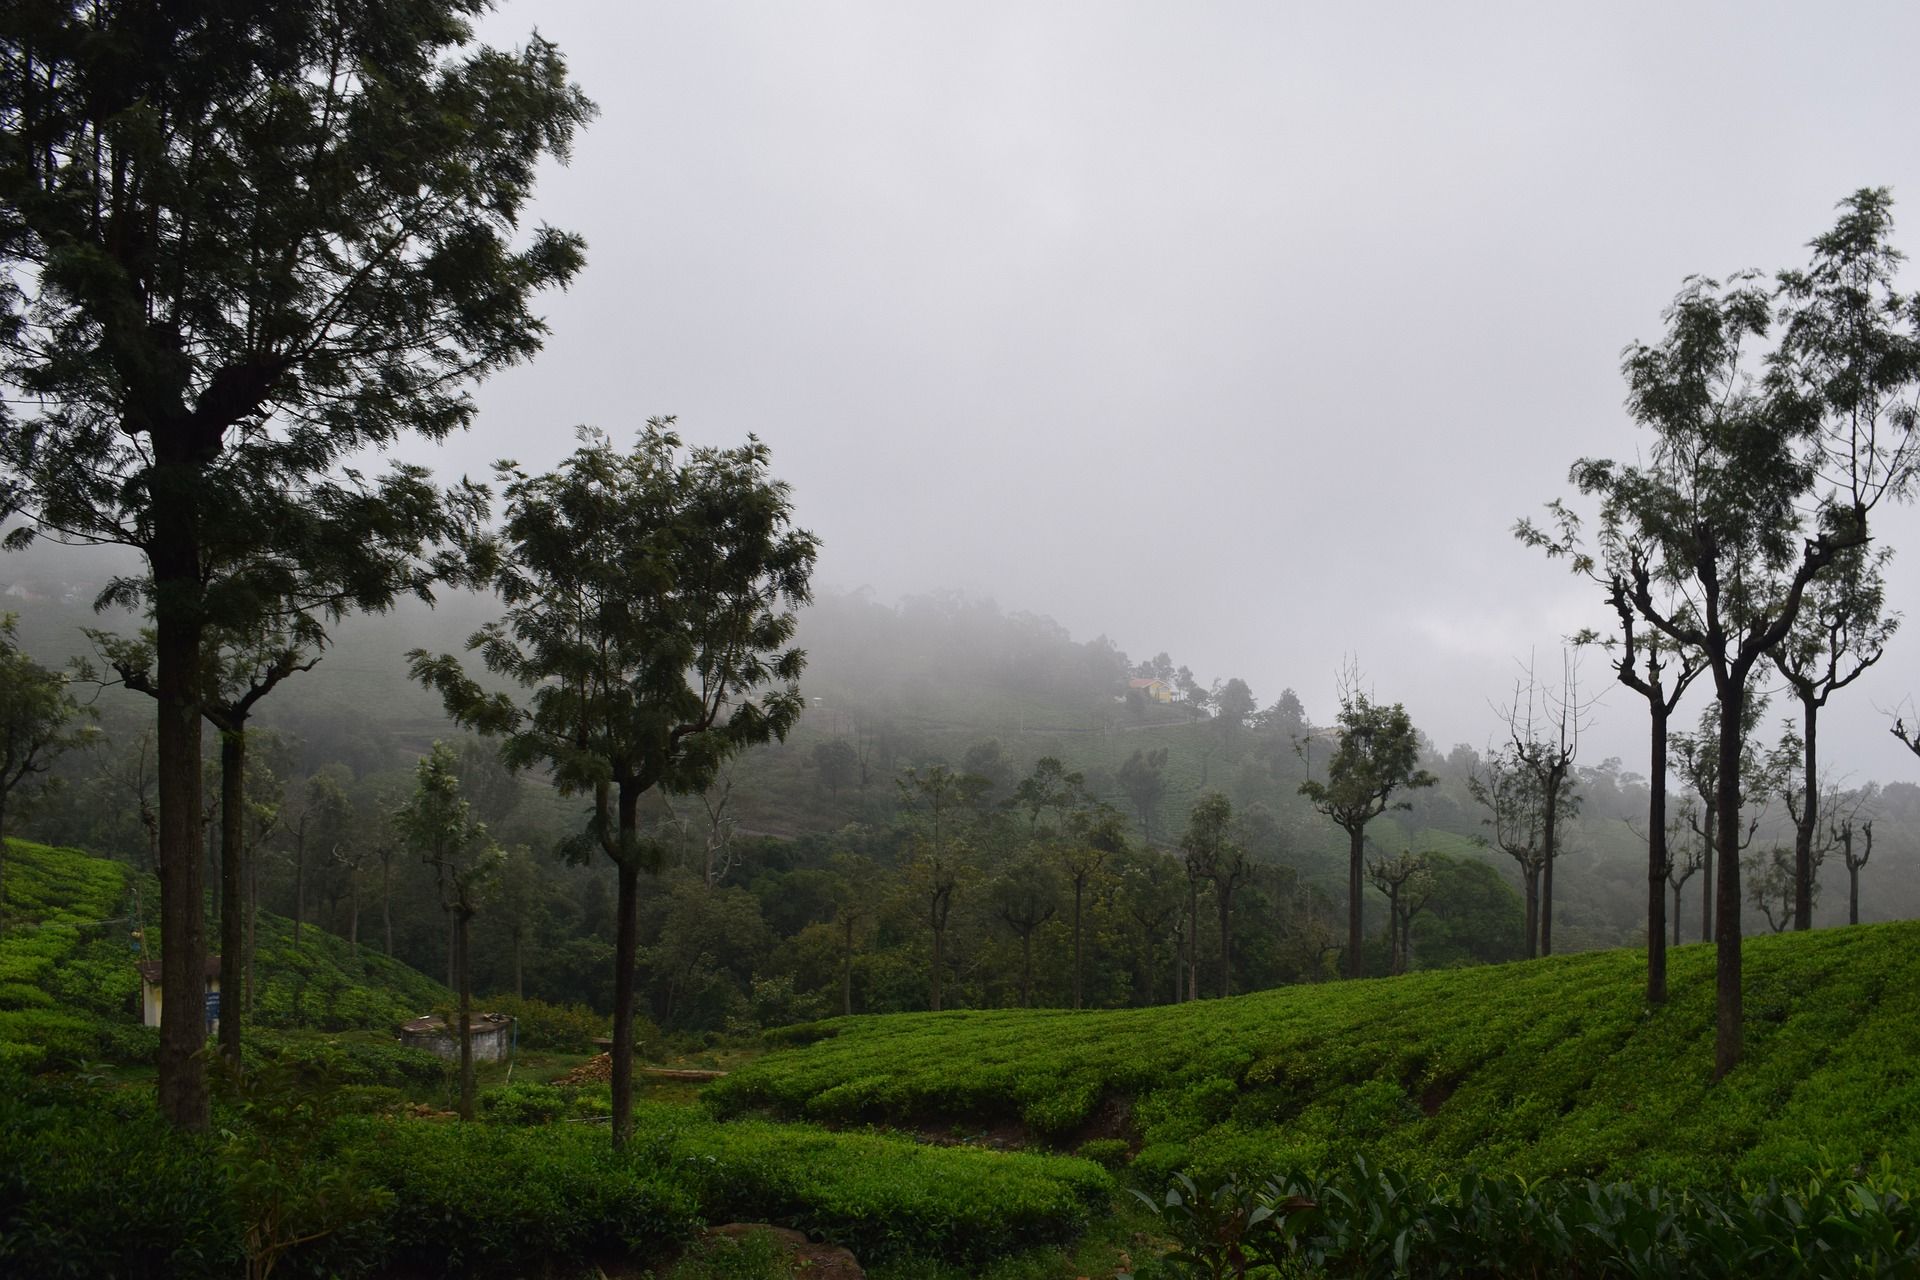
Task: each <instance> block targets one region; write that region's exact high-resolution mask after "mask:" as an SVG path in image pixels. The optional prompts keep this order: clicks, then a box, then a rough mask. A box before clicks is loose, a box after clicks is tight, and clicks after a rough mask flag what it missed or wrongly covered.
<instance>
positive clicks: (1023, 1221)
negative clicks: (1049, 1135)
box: [636, 1107, 1114, 1264]
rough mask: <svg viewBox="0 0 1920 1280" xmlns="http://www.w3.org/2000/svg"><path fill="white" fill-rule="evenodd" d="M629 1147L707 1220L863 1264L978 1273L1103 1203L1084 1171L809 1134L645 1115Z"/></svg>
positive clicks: (1068, 1229) (1101, 1181)
mask: <svg viewBox="0 0 1920 1280" xmlns="http://www.w3.org/2000/svg"><path fill="white" fill-rule="evenodd" d="M641 1115H642V1126H641V1129H640V1133H639V1136H638V1137H637V1138H636V1143H637V1145H639V1147H640V1148H641V1149H642V1150H645V1151H648V1152H651V1153H652V1156H653V1158H654V1159H656V1160H660V1161H664V1162H665V1163H667V1164H668V1165H670V1166H671V1167H672V1168H673V1170H674V1172H675V1176H676V1178H677V1179H684V1180H686V1182H687V1184H688V1185H690V1186H692V1187H693V1188H694V1189H695V1191H696V1194H697V1195H698V1197H699V1200H700V1204H701V1209H702V1211H703V1213H704V1214H705V1215H706V1216H707V1217H708V1218H709V1219H711V1220H714V1221H724V1220H727V1219H730V1218H738V1219H743V1220H748V1221H767V1222H773V1223H776V1224H778V1225H782V1226H790V1227H796V1228H798V1229H800V1230H802V1231H806V1232H809V1233H811V1234H814V1235H817V1236H819V1237H821V1238H824V1239H827V1240H831V1241H833V1242H834V1243H836V1244H841V1245H845V1246H846V1247H847V1248H849V1249H852V1250H853V1251H854V1253H855V1254H857V1255H858V1256H859V1257H860V1258H861V1259H862V1260H863V1261H864V1260H868V1259H884V1258H892V1257H899V1256H902V1255H912V1256H920V1257H927V1258H938V1259H941V1260H944V1261H947V1262H953V1263H961V1264H978V1263H982V1262H985V1261H987V1260H989V1259H992V1258H995V1257H1000V1256H1003V1255H1005V1254H1008V1253H1013V1252H1017V1251H1019V1250H1022V1249H1027V1248H1032V1247H1034V1246H1038V1245H1055V1244H1062V1243H1065V1242H1066V1241H1068V1240H1071V1239H1072V1238H1073V1237H1074V1236H1076V1235H1078V1234H1079V1233H1080V1232H1081V1231H1083V1230H1084V1229H1085V1227H1086V1225H1087V1223H1088V1222H1089V1221H1090V1220H1091V1218H1092V1216H1093V1215H1094V1214H1095V1213H1098V1212H1101V1211H1103V1210H1104V1209H1105V1207H1106V1206H1107V1205H1108V1204H1109V1203H1110V1202H1111V1199H1112V1196H1113V1190H1114V1183H1113V1179H1112V1178H1111V1177H1110V1176H1109V1175H1108V1174H1107V1173H1106V1171H1105V1170H1103V1169H1101V1168H1099V1167H1098V1166H1097V1165H1094V1164H1093V1163H1091V1162H1089V1161H1086V1160H1077V1159H1069V1158H1065V1157H1058V1156H1035V1155H1023V1154H1017V1153H1016V1154H1007V1153H1002V1152H995V1151H986V1150H981V1149H979V1148H974V1147H930V1146H926V1145H923V1144H920V1143H915V1142H911V1141H908V1140H906V1139H902V1138H896V1137H891V1136H887V1135H882V1134H870V1133H832V1132H828V1131H826V1130H822V1129H815V1128H812V1127H810V1126H805V1125H780V1124H768V1123H764V1122H759V1121H744V1120H743V1121H735V1122H732V1123H727V1124H715V1123H712V1122H710V1121H695V1120H692V1119H689V1118H687V1117H686V1113H684V1112H677V1111H676V1109H674V1108H666V1107H658V1108H643V1109H642V1112H641Z"/></svg>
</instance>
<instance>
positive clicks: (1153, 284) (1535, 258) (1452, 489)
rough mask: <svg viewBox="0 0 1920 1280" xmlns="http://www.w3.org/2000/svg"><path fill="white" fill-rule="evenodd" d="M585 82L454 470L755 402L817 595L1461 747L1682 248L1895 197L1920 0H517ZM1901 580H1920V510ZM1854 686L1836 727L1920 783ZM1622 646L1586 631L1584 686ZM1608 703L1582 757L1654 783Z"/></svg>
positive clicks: (512, 23) (1713, 247)
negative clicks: (928, 617) (918, 599)
mask: <svg viewBox="0 0 1920 1280" xmlns="http://www.w3.org/2000/svg"><path fill="white" fill-rule="evenodd" d="M535 27H538V29H539V30H540V32H541V34H542V35H544V36H546V37H547V38H549V39H551V40H553V41H555V42H556V43H557V44H558V45H559V46H560V47H561V49H562V50H563V51H564V52H565V54H566V55H567V57H568V59H569V61H570V63H571V66H572V68H573V70H574V73H575V75H576V77H577V79H578V80H579V82H580V83H581V84H582V86H583V87H584V88H585V89H586V90H587V92H588V93H589V94H590V95H591V96H592V97H593V98H594V99H595V100H596V101H597V102H598V103H599V104H600V108H601V114H600V117H599V119H598V120H596V121H595V122H594V124H593V125H592V126H591V127H590V128H589V129H588V131H587V132H586V133H585V135H584V136H583V137H582V138H581V139H580V142H579V145H578V147H577V149H576V152H575V155H574V157H573V161H572V164H571V166H570V167H568V168H565V169H557V168H556V169H555V170H554V171H552V172H550V173H548V174H547V175H546V176H545V177H544V178H543V179H542V182H541V185H540V200H539V203H538V207H537V215H538V216H539V217H540V218H543V219H545V220H546V221H548V222H551V223H553V224H554V225H557V226H561V227H566V228H569V229H572V230H576V231H579V232H581V233H582V234H584V235H585V237H586V239H587V242H588V267H587V269H586V272H585V273H584V275H583V276H582V277H581V279H580V280H579V281H578V282H577V283H576V285H575V287H574V288H573V289H572V290H571V292H569V293H567V294H565V295H563V296H561V295H556V296H553V297H551V298H549V299H548V300H547V301H546V303H545V308H546V312H547V315H548V316H549V318H550V321H551V324H552V328H553V333H552V337H551V339H550V340H549V341H548V344H547V349H546V351H545V353H544V354H543V355H541V356H540V357H539V358H538V359H537V360H536V361H534V362H533V363H532V364H531V365H529V366H527V367H525V368H521V369H517V370H513V371H510V372H509V373H507V374H505V375H502V376H499V377H497V378H495V379H494V380H493V381H492V382H491V383H489V384H488V385H487V386H486V387H485V388H484V390H483V392H482V394H481V401H482V405H483V413H482V415H481V418H480V421H479V424H478V425H477V427H476V428H475V429H474V430H473V431H472V432H471V433H470V434H469V435H468V436H467V437H465V438H463V439H461V440H459V441H457V442H455V443H454V444H452V445H450V446H447V447H446V448H444V449H442V450H439V451H438V452H437V453H436V454H434V455H433V461H434V462H435V465H437V466H439V467H441V468H444V469H448V470H458V469H461V468H471V469H474V470H481V469H484V468H485V466H486V465H487V463H488V462H489V461H490V460H491V459H493V458H496V457H499V456H502V455H507V456H512V457H514V458H516V459H518V460H520V461H521V462H523V463H529V464H535V465H544V464H548V463H551V462H553V461H555V460H556V459H558V458H559V457H560V456H561V455H562V454H563V453H565V452H566V451H567V450H568V448H569V447H570V446H571V444H572V436H571V429H572V427H573V426H574V425H575V424H576V423H582V422H588V423H594V424H597V425H599V426H602V427H605V428H608V429H610V430H612V431H614V432H615V433H616V434H620V433H624V432H626V431H627V430H628V429H630V428H634V427H638V426H639V425H640V424H641V423H642V422H643V421H644V419H645V418H646V417H647V416H649V415H653V414H667V413H672V414H677V415H679V418H680V425H681V428H682V430H683V432H684V433H685V434H686V435H687V436H689V437H690V438H692V439H695V440H698V441H702V442H711V443H718V444H728V443H735V442H738V441H739V440H740V439H742V438H743V437H744V436H745V435H746V433H748V432H755V433H757V434H758V435H760V436H761V437H762V438H763V439H764V440H766V441H767V442H768V444H769V445H770V446H771V447H772V450H773V457H774V470H775V473H776V474H777V475H779V476H781V477H783V478H785V479H787V480H789V481H791V483H792V484H793V487H794V491H795V497H796V502H797V506H798V510H799V513H800V517H801V520H802V522H803V523H804V524H805V525H807V526H808V527H810V528H812V529H813V530H814V531H815V532H817V533H818V534H819V535H820V536H821V538H822V539H823V540H824V543H825V550H824V553H823V556H822V559H821V563H820V568H819V573H818V580H819V581H820V582H821V583H823V584H825V585H830V586H836V587H840V588H857V587H862V586H868V587H871V588H873V590H874V591H875V592H876V593H878V595H879V596H880V597H881V598H883V599H887V600H897V599H898V598H899V597H900V596H902V595H904V594H909V593H915V592H920V591H926V590H930V589H942V588H958V589H963V590H967V591H970V592H975V593H979V594H984V595H990V596H991V597H993V598H994V599H996V600H997V601H998V602H999V603H1000V604H1001V606H1002V607H1003V608H1006V609H1008V610H1029V611H1033V612H1038V613H1045V614H1049V615H1051V616H1052V617H1054V618H1056V619H1057V620H1058V621H1059V622H1060V623H1062V624H1063V625H1065V626H1066V627H1068V628H1069V629H1070V630H1071V631H1072V632H1073V633H1074V635H1075V636H1076V637H1077V638H1081V639H1086V638H1090V637H1092V636H1094V635H1096V634H1099V633H1102V632H1104V633H1106V634H1107V635H1109V636H1111V637H1112V638H1113V640H1114V641H1115V642H1116V643H1118V644H1119V645H1120V646H1121V647H1122V648H1124V649H1125V650H1126V651H1127V652H1128V653H1129V654H1131V655H1133V656H1134V657H1135V658H1136V659H1138V658H1142V657H1146V656H1149V655H1151V654H1152V653H1154V652H1155V651H1158V650H1166V651H1167V652H1169V653H1170V654H1172V656H1173V658H1174V660H1175V661H1176V662H1179V663H1185V664H1187V665H1189V666H1191V667H1192V668H1193V669H1194V671H1195V672H1196V673H1197V674H1198V675H1199V676H1200V677H1201V679H1202V680H1203V681H1206V680H1210V679H1212V678H1215V677H1224V676H1229V675H1238V676H1241V677H1243V678H1245V679H1246V680H1247V681H1248V682H1249V683H1250V684H1251V685H1252V687H1253V689H1254V691H1255V693H1256V694H1257V695H1258V696H1259V697H1260V698H1261V700H1262V701H1263V702H1268V701H1271V700H1272V699H1273V698H1274V697H1275V696H1277V695H1278V694H1279V692H1280V690H1281V688H1282V687H1283V686H1289V685H1290V686H1292V687H1294V688H1295V689H1297V690H1298V691H1299V693H1300V694H1301V696H1302V698H1303V699H1304V701H1305V703H1306V706H1307V709H1308V712H1309V714H1310V715H1312V716H1313V717H1314V718H1315V719H1316V720H1320V721H1326V720H1328V719H1330V718H1331V715H1332V712H1333V709H1334V706H1333V704H1334V693H1333V689H1334V673H1335V670H1336V668H1338V667H1339V665H1340V664H1341V662H1342V660H1343V656H1344V655H1348V654H1352V655H1354V656H1355V657H1356V658H1357V659H1358V661H1359V662H1360V664H1361V665H1362V667H1363V668H1364V669H1365V671H1366V673H1367V675H1368V677H1369V679H1370V681H1371V683H1372V685H1373V687H1374V689H1375V690H1376V692H1377V693H1378V694H1379V695H1380V696H1381V697H1384V698H1386V699H1388V700H1398V701H1404V702H1405V703H1406V704H1407V706H1408V708H1409V710H1410V711H1412V713H1413V715H1414V718H1415V721H1416V723H1418V724H1419V725H1420V726H1421V727H1422V728H1423V729H1424V730H1426V732H1427V733H1428V734H1430V735H1431V736H1432V737H1433V738H1434V739H1435V740H1436V741H1438V742H1439V743H1441V744H1442V745H1443V746H1444V745H1447V744H1450V743H1452V742H1456V741H1470V742H1475V743H1483V742H1485V741H1486V740H1487V738H1488V736H1489V734H1491V733H1492V732H1493V731H1494V730H1495V728H1497V722H1496V720H1495V717H1494V715H1493V713H1492V711H1491V710H1490V709H1489V707H1488V700H1489V699H1490V698H1492V699H1500V698H1502V697H1504V696H1505V695H1506V694H1507V693H1508V692H1509V691H1510V688H1511V684H1512V680H1513V677H1514V674H1515V671H1516V667H1515V660H1516V658H1517V657H1523V656H1524V655H1525V654H1526V653H1527V652H1528V651H1529V650H1530V649H1538V650H1540V651H1541V652H1542V653H1543V654H1550V653H1551V652H1552V651H1553V648H1554V646H1555V645H1556V644H1557V642H1558V639H1559V637H1561V636H1563V635H1565V634H1567V633H1568V632H1570V631H1572V630H1574V629H1576V628H1577V627H1579V626H1581V625H1585V624H1588V623H1593V624H1596V625H1601V624H1604V623H1605V622H1606V621H1607V615H1606V614H1605V612H1604V609H1603V602H1602V601H1601V600H1600V599H1599V597H1598V596H1597V595H1596V593H1595V591H1594V590H1593V588H1591V587H1590V586H1582V585H1580V584H1579V583H1577V582H1575V581H1574V580H1572V579H1570V578H1568V576H1567V575H1566V574H1565V572H1564V570H1563V569H1561V568H1560V567H1559V566H1556V565H1550V564H1548V563H1547V562H1546V561H1544V560H1543V559H1541V558H1540V557H1539V556H1538V555H1537V554H1535V553H1532V552H1529V551H1527V550H1525V549H1523V548H1522V547H1520V546H1519V545H1518V544H1517V543H1515V542H1514V541H1513V539H1512V537H1511V535H1510V528H1511V526H1512V524H1513V522H1514V520H1515V518H1516V517H1518V516H1520V515H1522V514H1526V513H1532V512H1535V511H1537V510H1538V508H1539V505H1540V504H1541V503H1542V502H1543V501H1544V500H1546V499H1548V498H1551V497H1554V496H1556V495H1560V494H1562V493H1563V492H1565V473H1566V468H1567V465H1568V464H1569V463H1570V462H1571V461H1573V460H1574V459H1575V458H1576V457H1578V456H1581V455H1591V454H1603V455H1612V456H1626V455H1629V454H1631V452H1632V451H1633V450H1634V449H1635V447H1636V436H1637V433H1636V432H1635V430H1634V429H1633V428H1632V426H1631V425H1630V424H1629V423H1628V422H1627V421H1626V418H1625V415H1624V413H1623V412H1622V409H1621V398H1622V384H1621V381H1620V377H1619V371H1618V365H1619V353H1620V351H1621V348H1622V347H1623V346H1624V345H1625V344H1627V343H1628V342H1630V341H1632V340H1634V339H1636V338H1645V339H1652V338H1654V337H1656V336H1657V334H1658V331H1659V324H1660V321H1659V316H1660V311H1661V308H1662V307H1663V305H1664V304H1665V303H1666V302H1667V301H1668V300H1669V299H1670V298H1671V297H1672V296H1673V294H1674V292H1675V291H1676V290H1677V288H1678V287H1679V285H1680V283H1681V281H1682V279H1683V278H1684V277H1685V276H1686V275H1687V274H1689V273H1691V272H1705V273H1710V274H1720V273H1725V272H1728V271H1731V270H1734V269H1737V268H1740V267H1746V266H1758V267H1763V268H1766V269H1769V270H1772V269H1774V268H1778V267H1782V266H1788V265H1795V264H1798V263H1800V262H1802V261H1803V260H1804V253H1803V248H1802V247H1803V246H1804V244H1805V243H1806V241H1807V240H1808V239H1809V238H1810V237H1812V236H1813V235H1815V234H1816V233H1818V232H1820V231H1822V230H1824V229H1825V228H1826V227H1827V226H1828V225H1829V224H1830V221H1831V218H1832V210H1833V206H1834V204H1835V202H1836V201H1838V200H1839V199H1840V198H1841V197H1843V196H1845V195H1846V194H1847V193H1849V192H1851V191H1853V190H1854V189H1856V188H1858V187H1861V186H1866V185H1883V184H1884V185H1889V186H1891V187H1893V188H1894V190H1895V193H1896V195H1897V196H1902V197H1905V198H1907V200H1908V201H1909V202H1910V203H1909V204H1908V205H1906V206H1904V207H1903V209H1902V211H1901V212H1902V213H1903V214H1904V220H1905V225H1906V226H1907V227H1908V228H1909V230H1908V232H1907V233H1906V234H1905V235H1903V236H1902V237H1901V239H1902V241H1903V242H1904V243H1905V244H1907V245H1909V246H1915V245H1920V174H1916V172H1915V171H1916V167H1920V150H1917V148H1916V142H1915V134H1914V117H1913V92H1912V91H1913V55H1914V52H1915V50H1916V49H1920V39H1917V37H1920V8H1915V7H1914V6H1911V5H1902V4H1886V5H1880V6H1849V7H1848V8H1847V9H1846V10H1845V13H1844V15H1843V14H1841V13H1839V12H1837V11H1836V10H1835V9H1833V8H1830V7H1828V6H1810V5H1795V6H1789V5H1784V4H1779V5H1761V4H1747V3H1742V4H1727V5H1720V6H1711V5H1698V4H1689V5H1672V4H1666V3H1662V4H1649V5H1643V6H1628V5H1619V4H1609V5H1588V6H1580V7H1578V8H1577V9H1576V7H1574V6H1564V5H1542V4H1539V3H1524V4H1514V5H1507V6H1501V5H1494V4H1488V3H1475V4H1472V5H1414V4H1406V5H1344V4H1332V3H1328V4H1321V5H1313V6H1308V5H1298V4H1244V5H1228V4H1213V5H1202V4H1177V5H1175V4H1156V5H1125V4H1114V3H1099V4H1076V5H1067V4H1045V5H1038V4H1026V3H1021V4H983V3H967V4H964V5H963V4H949V5H944V6H938V7H936V6H930V5H918V4H915V5H903V4H895V3H871V4H863V5H830V4H818V3H810V4H806V5H775V4H759V5H734V4H721V3H701V4H655V3H623V2H619V0H510V2H509V3H506V4H504V5H503V6H502V7H501V8H500V10H499V11H498V12H497V13H496V14H495V15H493V16H492V17H490V18H489V19H488V21H487V22H486V23H485V24H484V26H483V34H484V35H485V36H486V38H488V39H489V40H490V41H492V42H494V43H501V44H512V43H519V42H521V41H522V40H524V39H525V37H526V35H527V33H528V32H529V31H531V30H532V29H534V28H535ZM1882 529H1883V531H1884V532H1886V534H1887V536H1888V538H1889V540H1890V541H1892V542H1893V543H1894V545H1896V546H1899V547H1901V548H1902V553H1901V555H1902V559H1901V560H1900V561H1899V562H1898V563H1897V566H1896V573H1895V578H1894V583H1893V596H1894V600H1895V603H1896V604H1897V605H1898V604H1902V603H1906V602H1910V601H1914V600H1920V521H1916V519H1915V517H1914V513H1913V512H1912V511H1910V510H1909V511H1901V512H1898V513H1895V516H1894V518H1893V519H1890V520H1888V521H1887V522H1885V524H1884V525H1883V526H1882ZM1916 654H1920V622H1916V623H1915V624H1914V626H1913V628H1912V630H1911V632H1910V633H1909V634H1905V635H1903V636H1902V637H1901V638H1900V639H1899V641H1898V643H1897V645H1896V647H1895V648H1894V649H1893V651H1892V652H1890V654H1889V655H1888V657H1887V659H1886V660H1885V662H1884V663H1883V664H1882V667H1883V669H1882V670H1879V671H1876V672H1874V673H1871V675H1870V677H1869V678H1868V679H1867V680H1866V681H1864V682H1863V683H1862V685H1861V686H1858V687H1856V689H1854V690H1850V691H1848V692H1847V693H1844V694H1842V695H1839V697H1838V698H1836V701H1835V705H1834V710H1833V712H1832V714H1831V718H1830V720H1828V721H1827V722H1826V723H1827V724H1828V725H1829V726H1831V727H1830V728H1828V729H1827V730H1826V731H1825V732H1823V734H1822V739H1823V742H1824V743H1825V744H1826V745H1827V748H1828V758H1829V759H1832V760H1834V761H1836V762H1838V763H1840V764H1841V765H1842V766H1843V767H1845V768H1847V769H1850V770H1853V771H1854V773H1855V776H1856V777H1859V776H1872V777H1878V778H1881V779H1883V780H1893V779H1901V778H1913V777H1916V776H1920V761H1915V760H1914V759H1913V758H1912V757H1911V756H1908V755H1905V754H1904V752H1903V751H1902V749H1901V748H1900V747H1899V746H1898V744H1897V743H1895V742H1893V740H1892V739H1891V738H1890V737H1889V736H1888V735H1887V734H1886V732H1885V723H1886V721H1885V719H1884V718H1883V717H1881V716H1880V715H1879V714H1878V713H1877V712H1876V711H1875V710H1874V707H1875V706H1876V705H1877V706H1879V707H1883V708H1885V707H1891V706H1893V705H1894V704H1896V703H1897V702H1899V701H1900V700H1901V699H1902V698H1904V697H1905V696H1906V695H1907V694H1908V693H1909V692H1913V693H1920V673H1917V672H1916V671H1915V663H1914V658H1915V655H1916ZM1608 677H1609V673H1608V672H1607V671H1606V670H1604V669H1603V668H1602V667H1601V666H1600V664H1599V663H1597V662H1596V663H1591V664H1589V680H1590V683H1591V685H1592V686H1593V687H1594V688H1595V689H1596V690H1597V689H1600V688H1602V687H1604V686H1605V683H1606V681H1607V679H1608ZM1642 705H1643V704H1638V703H1636V702H1635V701H1634V700H1633V698H1632V695H1630V694H1628V693H1626V691H1624V690H1621V691H1617V692H1615V693H1612V694H1610V696H1609V699H1608V706H1607V707H1605V708H1604V709H1603V710H1602V711H1601V713H1600V722H1599V724H1598V725H1597V726H1596V729H1595V730H1594V733H1593V735H1592V738H1591V743H1592V746H1591V749H1590V751H1588V752H1586V753H1585V754H1587V755H1588V756H1589V758H1590V759H1598V758H1599V757H1600V756H1602V755H1610V754H1619V755H1623V756H1626V757H1628V760H1629V763H1630V765H1632V766H1634V767H1643V766H1642V764H1641V759H1640V758H1641V756H1642V754H1643V753H1644V747H1643V746H1642V745H1641V743H1642V736H1641V734H1642V725H1643V723H1644V717H1643V711H1642Z"/></svg>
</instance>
